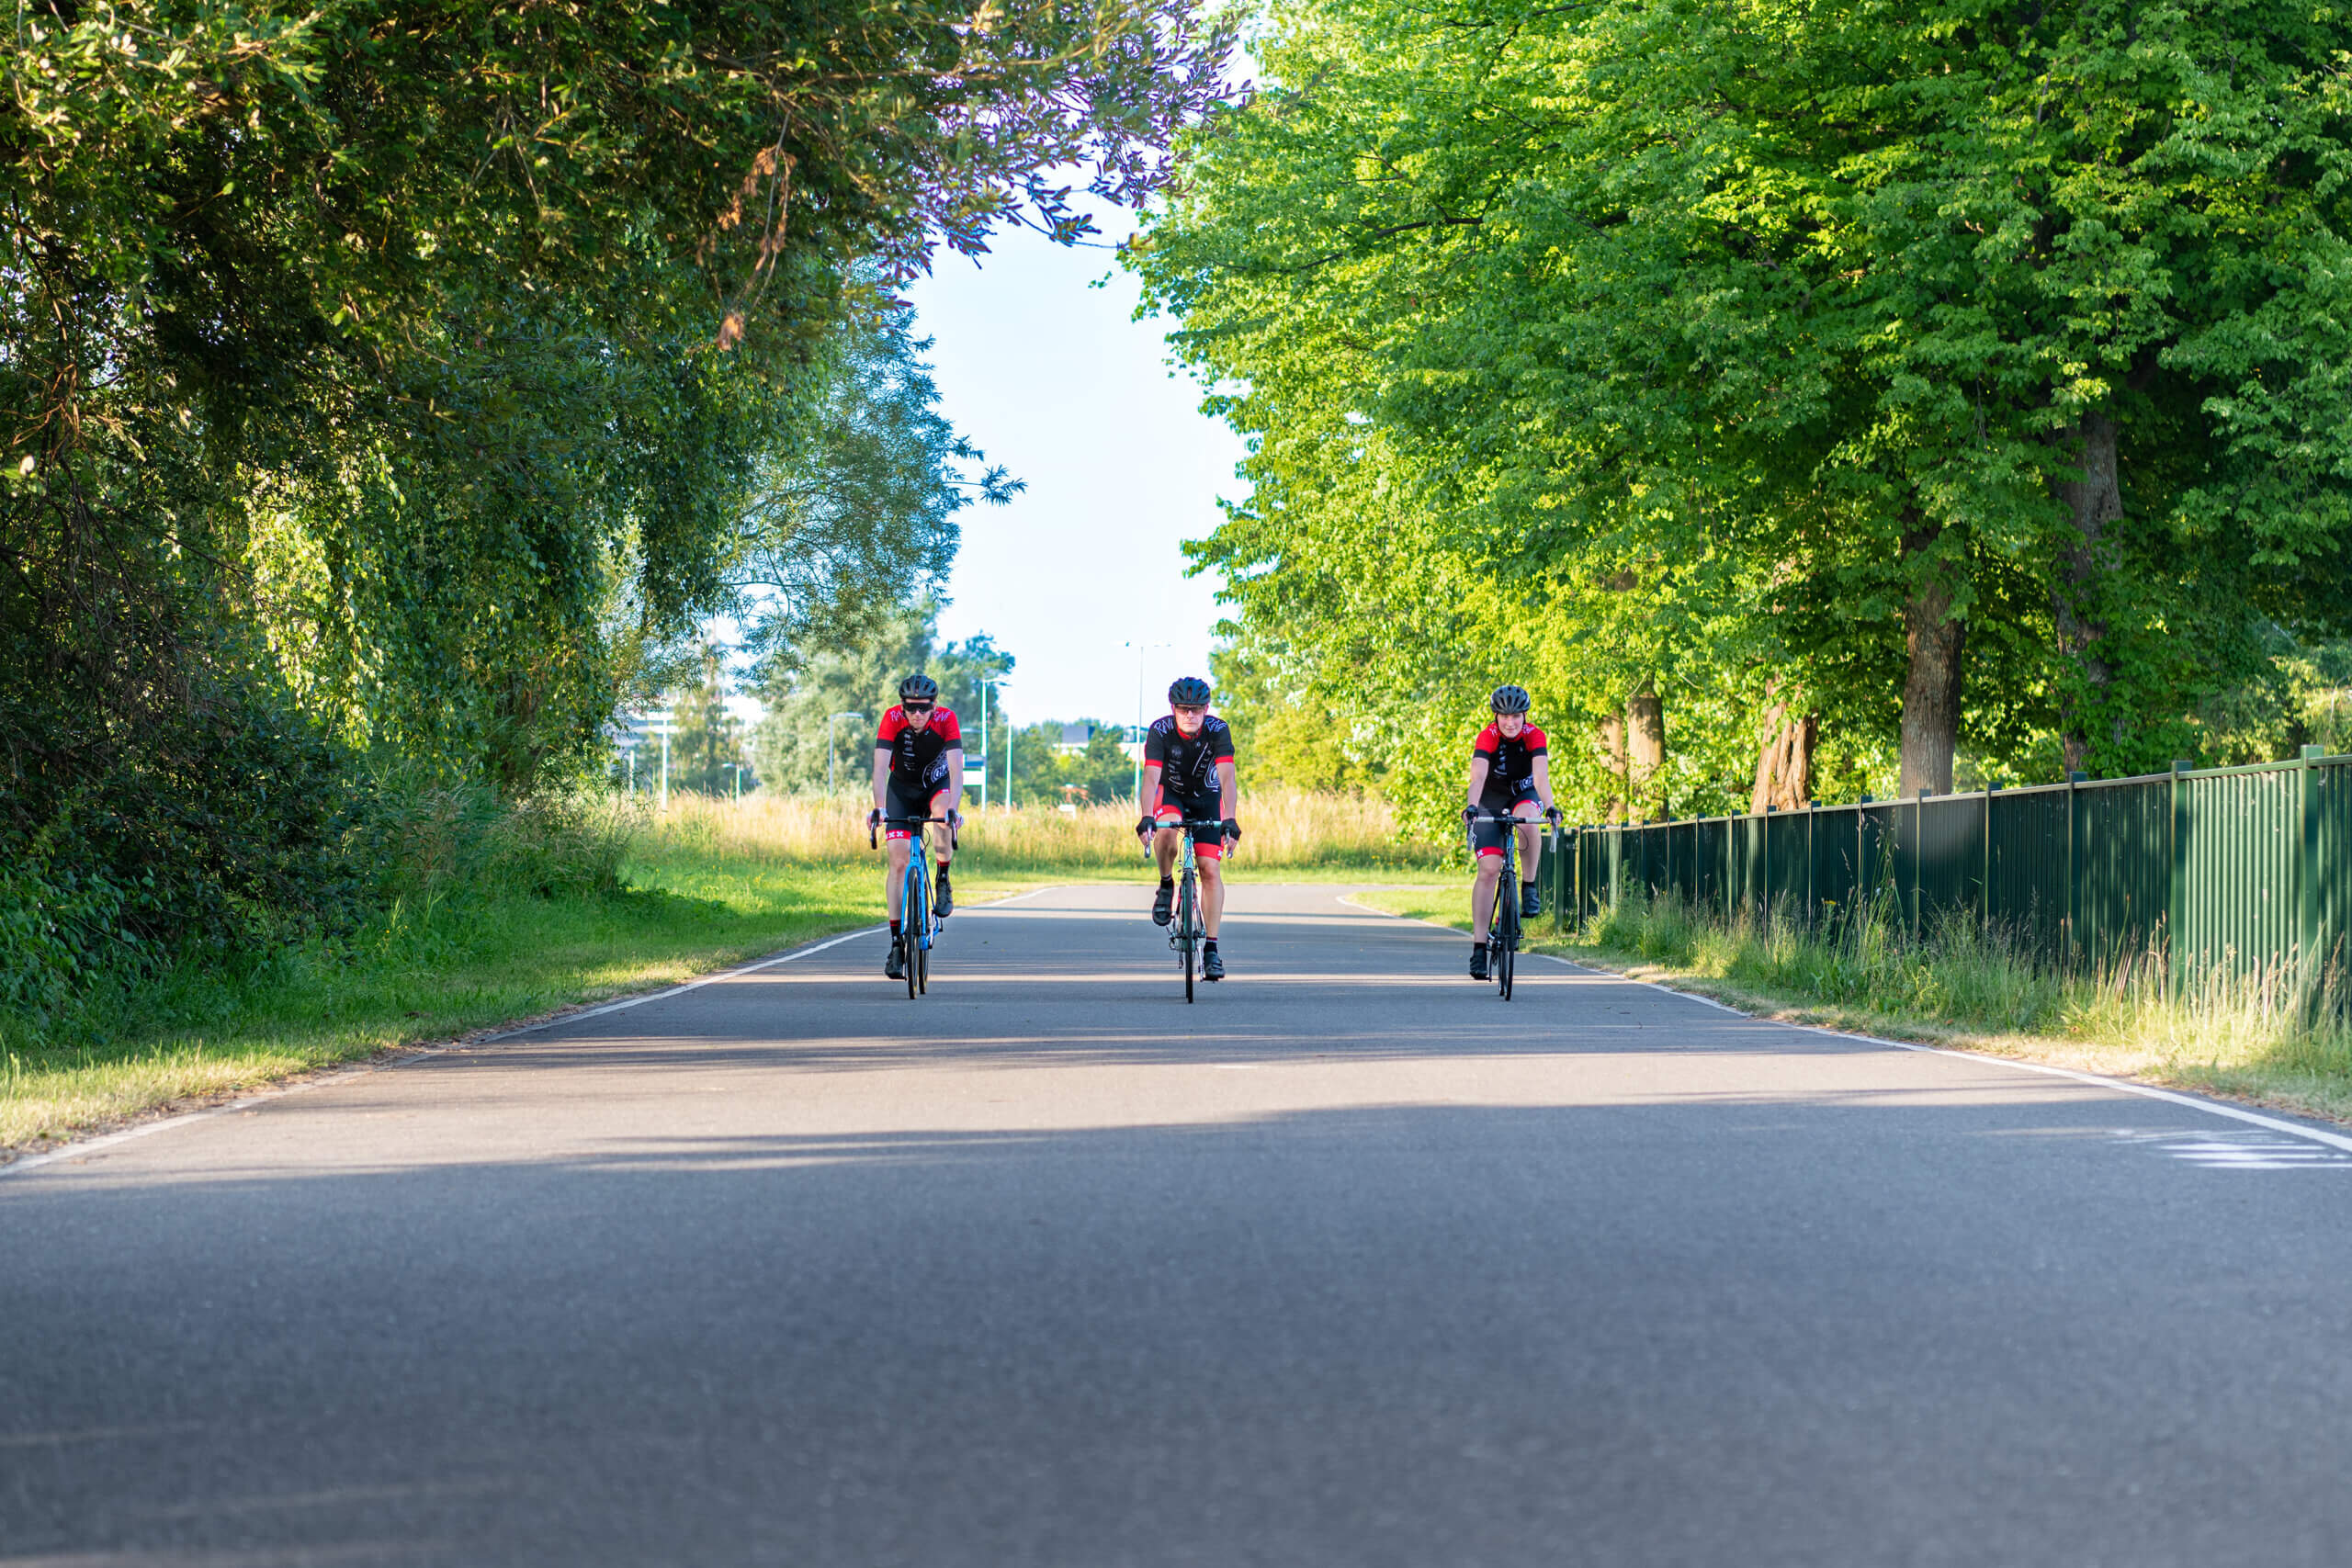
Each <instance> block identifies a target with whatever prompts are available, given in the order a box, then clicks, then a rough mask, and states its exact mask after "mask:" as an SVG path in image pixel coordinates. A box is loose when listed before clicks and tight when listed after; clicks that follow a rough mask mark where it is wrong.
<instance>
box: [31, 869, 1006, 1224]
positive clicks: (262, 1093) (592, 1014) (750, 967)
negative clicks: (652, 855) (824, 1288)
mask: <svg viewBox="0 0 2352 1568" xmlns="http://www.w3.org/2000/svg"><path fill="white" fill-rule="evenodd" d="M1035 891H1037V892H1040V893H1043V892H1045V891H1046V889H1045V888H1042V887H1041V888H1037V889H1035ZM1014 897H1022V898H1026V897H1029V895H1028V894H1026V893H1022V894H1016V895H1015V896H1014ZM1004 902H1006V903H1010V902H1012V900H1011V899H1006V900H1004ZM982 907H983V908H985V907H986V906H982ZM886 930H888V927H885V926H864V927H861V928H859V929H858V930H856V931H844V932H842V934H841V935H840V936H836V937H828V938H826V939H825V940H824V941H823V942H810V943H809V944H808V945H806V946H803V947H796V948H792V949H790V950H789V951H787V952H784V953H773V954H771V955H769V956H768V957H766V958H762V959H758V960H756V961H754V962H752V963H750V964H739V965H737V966H736V967H735V968H732V969H726V970H721V971H720V972H719V973H718V974H716V975H705V976H702V977H701V978H700V979H696V980H688V981H686V982H685V983H684V985H679V986H671V987H665V988H664V989H662V990H659V991H648V992H647V993H646V994H645V995H643V996H641V997H624V998H621V999H620V1000H619V1001H616V1002H606V1003H605V1004H604V1005H603V1006H602V1007H594V1008H589V1009H586V1010H583V1011H581V1012H567V1013H560V1014H558V1015H557V1016H556V1017H554V1018H544V1019H541V1020H540V1021H538V1022H537V1023H526V1024H525V1025H523V1027H522V1028H520V1029H509V1030H505V1031H503V1032H500V1033H497V1034H486V1035H484V1036H482V1037H481V1039H480V1040H478V1041H476V1042H474V1043H475V1044H476V1045H494V1044H496V1043H499V1042H500V1041H502V1040H513V1039H515V1038H517V1037H518V1036H521V1035H525V1034H531V1033H536V1032H537V1031H539V1030H542V1029H553V1028H554V1027H555V1026H556V1025H557V1024H560V1023H577V1022H579V1021H581V1020H582V1019H587V1018H598V1017H602V1016H603V1015H604V1014H605V1013H608V1012H619V1011H622V1010H624V1009H628V1008H633V1007H642V1006H644V1005H645V1004H646V1003H647V1002H658V1001H660V1000H661V999H662V998H664V997H674V996H678V995H680V994H682V993H684V992H686V991H692V990H696V989H699V988H700V987H704V986H712V985H717V984H718V982H719V981H721V980H731V979H733V978H735V977H736V976H739V975H750V974H752V973H754V972H756V971H758V970H762V969H768V968H773V967H774V966H775V965H776V964H789V963H791V962H792V961H793V960H794V959H796V958H807V957H809V955H810V954H811V953H822V952H824V951H825V949H827V948H829V947H839V946H840V945H841V944H842V943H843V942H853V941H854V940H856V939H857V938H859V937H862V936H872V935H874V934H875V933H876V931H886ZM454 1049H457V1047H455V1046H450V1045H431V1046H426V1047H425V1048H424V1049H422V1050H411V1051H408V1052H405V1053H404V1054H403V1055H401V1056H400V1058H399V1059H398V1060H395V1061H390V1062H370V1063H365V1064H362V1065H359V1066H349V1067H344V1068H342V1069H340V1070H338V1071H335V1072H330V1073H324V1074H322V1075H320V1076H319V1077H311V1078H305V1079H303V1080H302V1081H301V1082H300V1083H294V1084H280V1085H277V1086H276V1087H274V1088H268V1089H254V1090H252V1091H251V1092H249V1093H245V1094H241V1095H238V1096H237V1097H236V1098H234V1099H233V1100H222V1101H221V1102H220V1104H218V1105H208V1106H206V1107H205V1108H204V1109H203V1110H201V1111H182V1112H180V1113H179V1114H178V1115H176V1116H163V1117H158V1118H157V1119H156V1120H154V1121H153V1122H141V1123H140V1124H139V1125H138V1126H136V1127H126V1128H124V1129H123V1130H122V1131H121V1132H119V1133H107V1134H101V1135H100V1136H98V1137H95V1138H85V1139H82V1140H79V1141H77V1142H72V1143H68V1144H66V1145H64V1146H63V1147H62V1148H55V1149H51V1150H50V1151H49V1152H48V1153H47V1154H40V1155H27V1156H24V1157H23V1158H21V1159H17V1160H14V1161H12V1162H10V1163H9V1164H7V1165H0V1180H5V1179H6V1178H8V1177H11V1176H18V1175H21V1174H23V1173H24V1172H26V1171H28V1170H39V1169H40V1168H41V1167H42V1166H45V1165H55V1164H56V1163H57V1162H58V1161H59V1160H62V1159H80V1158H82V1157H83V1156H86V1155H90V1154H95V1153H96V1152H97V1151H98V1150H100V1149H108V1148H112V1147H113V1146H114V1145H117V1144H127V1143H129V1142H130V1140H131V1139H133V1138H145V1137H151V1136H153V1134H157V1133H161V1132H164V1131H167V1130H168V1129H170V1128H173V1127H185V1126H187V1124H188V1123H189V1122H203V1121H207V1120H209V1119H210V1118H212V1117H215V1116H225V1115H226V1114H228V1113H229V1112H230V1111H247V1110H251V1109H252V1108H253V1107H254V1106H255V1105H258V1104H260V1103H261V1102H262V1101H264V1100H282V1099H284V1098H285V1097H286V1096H288V1095H289V1094H301V1093H303V1092H304V1091H306V1090H309V1089H324V1088H326V1087H327V1086H328V1085H329V1084H337V1083H342V1082H344V1081H345V1080H346V1079H349V1078H356V1077H366V1076H367V1075H368V1074H369V1073H379V1072H387V1071H390V1069H392V1068H395V1067H404V1066H408V1065H409V1064H411V1063H412V1062H423V1061H427V1060H429V1059H431V1058H432V1057H435V1056H442V1055H447V1054H448V1053H449V1052H450V1051H452V1050H454Z"/></svg>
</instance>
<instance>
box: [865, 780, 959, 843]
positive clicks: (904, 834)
mask: <svg viewBox="0 0 2352 1568" xmlns="http://www.w3.org/2000/svg"><path fill="white" fill-rule="evenodd" d="M903 787H904V786H902V785H901V784H899V780H898V777H897V775H895V774H893V775H892V776H891V779H890V783H889V784H888V787H887V788H885V789H884V790H883V792H882V798H883V800H884V801H885V802H887V803H888V804H886V805H885V806H884V807H882V815H883V816H885V817H944V816H946V815H947V808H948V807H950V806H953V805H954V804H955V802H953V801H951V800H947V799H946V795H947V781H946V780H945V779H944V778H943V779H941V780H940V781H939V782H938V783H937V784H929V783H926V784H918V785H916V786H915V787H916V788H917V789H920V790H921V791H922V794H921V795H911V796H910V795H904V794H902V793H900V791H901V790H902V788H903ZM883 836H884V837H885V838H890V839H911V838H913V837H914V836H915V830H914V829H912V828H899V827H888V826H886V827H885V828H884V829H883Z"/></svg>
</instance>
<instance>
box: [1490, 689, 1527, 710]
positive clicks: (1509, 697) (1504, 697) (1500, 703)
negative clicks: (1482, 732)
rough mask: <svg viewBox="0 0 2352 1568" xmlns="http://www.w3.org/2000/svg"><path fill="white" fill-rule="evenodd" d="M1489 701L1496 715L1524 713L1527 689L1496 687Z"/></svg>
mask: <svg viewBox="0 0 2352 1568" xmlns="http://www.w3.org/2000/svg"><path fill="white" fill-rule="evenodd" d="M1489 700H1490V701H1491V702H1492V703H1493V704H1494V708H1495V711H1496V712H1497V713H1525V712H1526V711H1527V708H1528V697H1527V688H1526V687H1524V686H1497V687H1496V688H1495V694H1494V696H1493V697H1492V698H1491V699H1489Z"/></svg>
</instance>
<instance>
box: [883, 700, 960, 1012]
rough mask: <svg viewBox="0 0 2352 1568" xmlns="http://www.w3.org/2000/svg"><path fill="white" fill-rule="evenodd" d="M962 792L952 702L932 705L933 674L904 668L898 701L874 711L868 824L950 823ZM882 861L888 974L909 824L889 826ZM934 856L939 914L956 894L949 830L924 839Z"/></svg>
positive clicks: (900, 954) (949, 908) (900, 965)
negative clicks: (886, 857) (877, 723)
mask: <svg viewBox="0 0 2352 1568" xmlns="http://www.w3.org/2000/svg"><path fill="white" fill-rule="evenodd" d="M963 798H964V731H963V728H962V727H961V726H959V725H958V724H957V723H956V710H955V709H953V708H944V707H941V706H940V705H939V682H936V681H934V680H933V679H932V678H931V677H930V676H928V675H910V676H908V677H907V678H906V679H905V680H903V681H901V682H899V705H898V706H897V707H894V708H892V709H891V710H890V711H889V712H888V713H886V714H884V715H883V716H882V728H881V731H880V733H878V734H877V735H876V736H875V738H874V810H873V812H872V814H871V815H869V816H868V817H867V818H866V819H865V820H866V824H867V825H868V826H869V827H871V826H873V825H875V824H877V823H879V822H880V821H881V820H882V819H883V818H886V817H941V818H946V820H947V821H948V823H949V824H950V825H951V827H952V825H953V824H954V823H955V822H956V819H957V818H958V817H959V816H960V815H961V814H960V813H959V812H957V811H956V802H958V801H960V800H962V799H963ZM888 834H889V842H890V864H889V869H888V870H887V871H885V872H884V873H883V874H882V896H883V898H884V899H885V900H886V901H887V902H888V905H889V909H890V956H889V957H888V959H886V960H885V961H884V962H883V965H882V972H883V973H884V974H886V975H888V976H890V978H892V979H893V980H903V979H905V978H906V975H907V971H906V962H907V946H906V937H905V933H904V932H903V931H900V930H899V918H900V914H901V911H900V909H899V904H900V902H901V901H902V900H903V898H904V897H905V889H906V877H907V860H908V858H909V856H910V854H912V852H913V847H912V845H911V844H910V842H909V840H910V839H911V838H912V837H913V835H914V829H911V828H891V829H888ZM932 848H933V858H934V859H936V860H937V861H938V863H939V886H938V891H937V892H936V893H934V894H933V897H932V903H933V908H936V909H938V911H939V913H940V914H941V915H942V916H943V917H944V916H947V915H950V914H953V913H955V910H956V900H955V899H954V897H951V896H950V894H949V892H948V887H947V863H948V862H950V861H952V860H954V859H955V858H956V840H955V836H954V835H953V833H952V832H949V833H940V834H938V835H937V836H935V837H934V838H933V840H932Z"/></svg>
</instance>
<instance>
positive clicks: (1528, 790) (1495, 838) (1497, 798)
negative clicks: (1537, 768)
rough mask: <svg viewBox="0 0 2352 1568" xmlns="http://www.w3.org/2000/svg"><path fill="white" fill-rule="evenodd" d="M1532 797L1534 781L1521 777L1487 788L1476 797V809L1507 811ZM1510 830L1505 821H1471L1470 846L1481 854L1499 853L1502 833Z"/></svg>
mask: <svg viewBox="0 0 2352 1568" xmlns="http://www.w3.org/2000/svg"><path fill="white" fill-rule="evenodd" d="M1534 798H1535V781H1534V780H1533V779H1521V780H1520V781H1519V783H1517V784H1509V785H1506V786H1504V787H1503V788H1500V789H1489V790H1487V793H1486V794H1485V795H1481V796H1480V797H1479V799H1478V809H1479V810H1481V811H1498V812H1505V813H1508V812H1509V811H1510V809H1511V808H1512V807H1515V806H1517V805H1519V803H1520V802H1521V801H1524V800H1533V799H1534ZM1509 832H1510V827H1509V826H1508V825H1507V824H1505V823H1501V822H1488V821H1484V820H1481V821H1477V822H1473V823H1472V824H1470V847H1471V848H1472V850H1473V851H1475V852H1477V853H1479V854H1482V855H1499V854H1501V853H1502V852H1503V835H1504V834H1506V833H1509Z"/></svg>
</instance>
